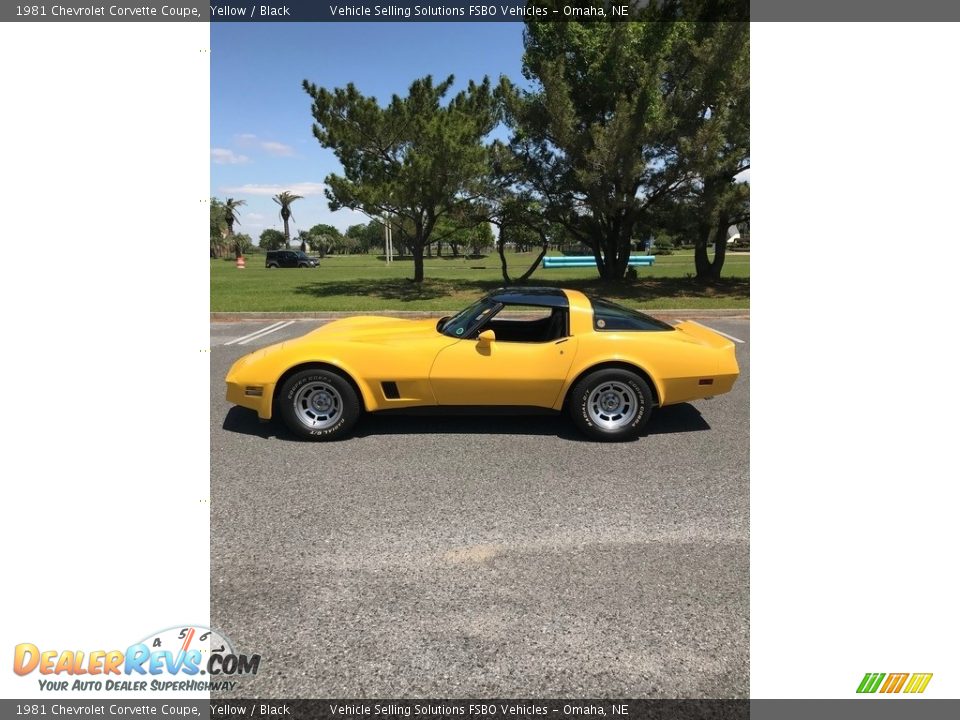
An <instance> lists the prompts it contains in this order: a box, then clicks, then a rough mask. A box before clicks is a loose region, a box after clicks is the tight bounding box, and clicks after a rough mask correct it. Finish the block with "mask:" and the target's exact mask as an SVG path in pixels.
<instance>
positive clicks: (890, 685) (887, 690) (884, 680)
mask: <svg viewBox="0 0 960 720" xmlns="http://www.w3.org/2000/svg"><path fill="white" fill-rule="evenodd" d="M932 677H933V673H890V674H889V675H888V674H887V673H867V674H866V675H864V676H863V680H861V681H860V685H859V686H858V687H857V692H858V693H876V692H879V693H883V694H887V695H889V694H893V693H899V692H904V693H908V694H918V693H922V692H923V691H924V690H926V689H927V685H929V684H930V679H931V678H932Z"/></svg>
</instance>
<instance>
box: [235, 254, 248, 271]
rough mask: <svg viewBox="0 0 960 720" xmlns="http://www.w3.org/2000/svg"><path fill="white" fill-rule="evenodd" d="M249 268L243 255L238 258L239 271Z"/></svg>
mask: <svg viewBox="0 0 960 720" xmlns="http://www.w3.org/2000/svg"><path fill="white" fill-rule="evenodd" d="M246 266H247V263H246V261H245V260H244V259H243V255H241V256H240V257H238V258H237V270H243V269H244V268H245V267H246Z"/></svg>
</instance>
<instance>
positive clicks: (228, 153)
mask: <svg viewBox="0 0 960 720" xmlns="http://www.w3.org/2000/svg"><path fill="white" fill-rule="evenodd" d="M210 158H211V159H212V160H213V162H215V163H216V164H217V165H241V164H243V163H245V162H249V161H250V158H248V157H247V156H246V155H238V154H237V153H235V152H234V151H233V150H228V149H227V148H210Z"/></svg>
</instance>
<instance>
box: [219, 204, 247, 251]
mask: <svg viewBox="0 0 960 720" xmlns="http://www.w3.org/2000/svg"><path fill="white" fill-rule="evenodd" d="M246 204H247V201H246V200H234V199H233V198H227V202H225V203H224V204H223V221H224V222H225V223H226V224H227V238H226V239H227V242H228V243H230V242H231V241H232V240H233V224H234V223H237V224H238V225H239V224H240V221H239V220H238V219H237V216H238V213H237V208H239V207H240V206H241V205H246ZM233 249H234V252H235V253H236V254H237V257H238V258H239V257H240V255H242V253H241V251H240V246H239V245H235V246H234V248H233Z"/></svg>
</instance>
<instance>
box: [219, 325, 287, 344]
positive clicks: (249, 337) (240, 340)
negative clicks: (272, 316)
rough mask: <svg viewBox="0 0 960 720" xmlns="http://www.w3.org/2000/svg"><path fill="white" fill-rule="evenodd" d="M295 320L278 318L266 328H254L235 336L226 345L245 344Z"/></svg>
mask: <svg viewBox="0 0 960 720" xmlns="http://www.w3.org/2000/svg"><path fill="white" fill-rule="evenodd" d="M293 322H294V321H293V320H288V321H287V322H283V320H278V321H277V322H275V323H273V324H272V325H267V326H266V327H265V328H259V329H257V330H254V331H253V332H252V333H249V334H247V335H243V336H242V337H238V338H234V339H233V340H230V341H229V342H225V343H224V345H244V344H246V343H247V342H249V341H250V340H256V339H257V338H258V337H262V336H264V335H268V334H269V333H272V332H275V331H277V330H280V329H281V328H285V327H287V325H291V324H292V323H293Z"/></svg>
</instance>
